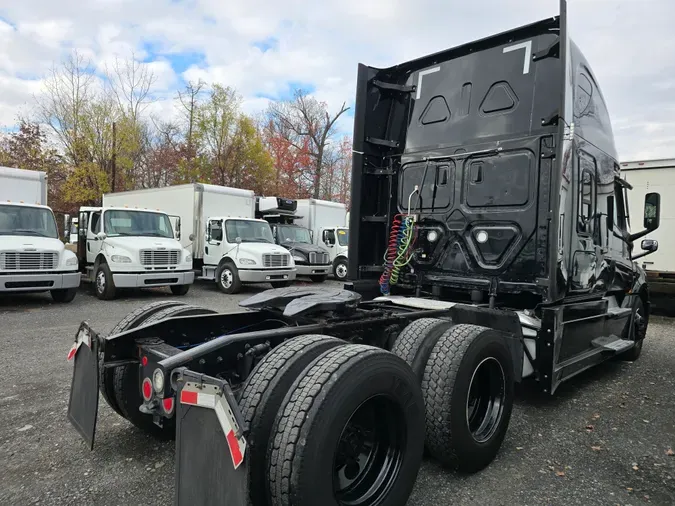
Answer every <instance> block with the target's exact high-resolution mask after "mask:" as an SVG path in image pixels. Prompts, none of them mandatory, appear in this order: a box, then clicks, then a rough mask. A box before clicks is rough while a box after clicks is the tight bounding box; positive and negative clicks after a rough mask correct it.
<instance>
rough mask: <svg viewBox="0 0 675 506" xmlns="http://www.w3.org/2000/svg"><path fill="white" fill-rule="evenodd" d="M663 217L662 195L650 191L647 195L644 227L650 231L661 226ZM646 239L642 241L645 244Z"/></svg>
mask: <svg viewBox="0 0 675 506" xmlns="http://www.w3.org/2000/svg"><path fill="white" fill-rule="evenodd" d="M660 218H661V195H659V194H658V193H648V194H647V195H645V210H644V228H645V229H646V230H649V231H650V232H651V231H653V230H656V229H657V228H659V223H660ZM644 242H645V241H642V243H643V244H644Z"/></svg>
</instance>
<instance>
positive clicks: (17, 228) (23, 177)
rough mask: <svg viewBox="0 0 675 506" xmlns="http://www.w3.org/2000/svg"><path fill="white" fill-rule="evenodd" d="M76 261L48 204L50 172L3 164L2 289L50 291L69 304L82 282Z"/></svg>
mask: <svg viewBox="0 0 675 506" xmlns="http://www.w3.org/2000/svg"><path fill="white" fill-rule="evenodd" d="M77 265H78V262H77V256H76V255H75V254H74V253H73V252H72V251H68V250H66V248H65V245H64V244H63V242H62V241H61V240H60V239H59V234H58V228H57V226H56V218H55V217H54V213H53V212H52V210H51V209H50V208H49V207H47V174H46V173H45V172H42V171H32V170H23V169H15V168H10V167H0V293H7V292H46V291H49V292H50V293H51V296H52V298H53V299H54V301H56V302H70V301H72V300H73V299H74V298H75V295H76V293H77V288H78V287H79V286H80V274H79V272H78V267H77Z"/></svg>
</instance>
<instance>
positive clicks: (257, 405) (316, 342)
mask: <svg viewBox="0 0 675 506" xmlns="http://www.w3.org/2000/svg"><path fill="white" fill-rule="evenodd" d="M344 344H346V343H345V341H343V340H341V339H337V338H335V337H329V336H323V335H305V336H298V337H294V338H293V339H289V340H288V341H286V342H285V343H283V344H281V345H279V346H277V347H276V348H274V349H273V350H272V351H271V352H269V353H268V354H267V355H265V358H263V359H262V360H261V361H260V363H259V364H258V365H257V366H256V368H255V369H254V370H253V372H252V373H251V374H250V375H249V377H248V379H247V380H246V383H245V384H244V388H243V390H242V393H241V399H240V401H239V406H241V412H242V413H243V415H244V419H245V421H246V423H248V425H249V428H250V431H249V434H248V438H247V442H248V448H247V452H248V455H249V461H248V462H249V468H248V469H249V473H248V491H249V498H250V504H261V505H264V504H267V484H266V481H265V479H266V478H265V473H266V471H267V465H266V459H267V444H268V442H269V438H270V433H271V432H272V425H273V424H274V418H275V417H276V415H277V412H278V411H279V407H280V406H281V403H282V401H283V400H284V397H285V395H286V394H287V393H288V391H289V389H290V388H291V385H292V384H293V382H294V381H295V380H296V378H297V377H298V376H299V375H300V373H301V372H302V371H303V370H304V369H305V367H307V366H308V365H309V364H310V363H311V362H312V361H314V359H315V358H317V357H318V356H319V355H321V354H322V353H323V352H324V351H326V350H330V349H332V348H335V347H336V346H341V345H344Z"/></svg>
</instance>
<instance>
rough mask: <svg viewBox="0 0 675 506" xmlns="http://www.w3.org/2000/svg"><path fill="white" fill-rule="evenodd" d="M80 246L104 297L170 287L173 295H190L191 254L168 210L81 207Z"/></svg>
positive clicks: (89, 276) (86, 269)
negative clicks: (126, 290)
mask: <svg viewBox="0 0 675 506" xmlns="http://www.w3.org/2000/svg"><path fill="white" fill-rule="evenodd" d="M179 228H180V227H179V226H178V229H179ZM177 234H178V236H180V231H179V230H178V231H177ZM77 249H78V257H79V259H80V270H81V271H82V273H83V274H84V277H85V279H86V280H87V281H88V282H91V283H94V288H95V292H96V296H97V297H98V298H99V299H102V300H109V299H113V298H115V296H116V293H117V289H118V288H150V287H160V286H168V287H170V289H171V292H172V293H173V294H174V295H185V294H186V293H187V292H188V290H189V288H190V285H191V284H192V283H193V282H194V272H193V271H192V255H191V254H190V252H189V251H187V250H185V249H184V248H183V247H182V246H181V245H180V243H179V242H178V240H177V239H176V237H175V236H174V229H173V225H172V223H171V220H170V218H169V216H168V215H167V214H166V213H163V212H159V211H151V210H147V209H131V208H125V207H119V208H118V207H82V208H80V212H79V219H78V248H77Z"/></svg>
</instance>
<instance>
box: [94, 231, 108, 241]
mask: <svg viewBox="0 0 675 506" xmlns="http://www.w3.org/2000/svg"><path fill="white" fill-rule="evenodd" d="M106 237H108V236H107V235H106V233H105V232H99V233H98V234H96V239H98V240H99V241H102V240H104V239H105V238H106Z"/></svg>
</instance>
